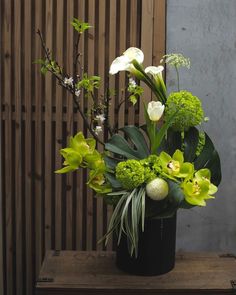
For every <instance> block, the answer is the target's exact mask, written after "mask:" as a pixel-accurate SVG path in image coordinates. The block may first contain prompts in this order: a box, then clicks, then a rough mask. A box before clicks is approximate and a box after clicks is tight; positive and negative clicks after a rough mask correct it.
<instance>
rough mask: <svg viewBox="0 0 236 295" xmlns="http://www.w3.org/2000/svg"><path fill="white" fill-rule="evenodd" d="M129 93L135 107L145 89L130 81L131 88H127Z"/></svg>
mask: <svg viewBox="0 0 236 295" xmlns="http://www.w3.org/2000/svg"><path fill="white" fill-rule="evenodd" d="M127 91H128V92H129V94H130V96H129V100H130V102H132V104H133V105H135V104H136V103H137V100H138V98H139V97H140V96H141V95H142V93H143V88H142V87H141V86H139V85H137V84H136V83H135V81H134V80H131V79H130V82H129V86H128V88H127Z"/></svg>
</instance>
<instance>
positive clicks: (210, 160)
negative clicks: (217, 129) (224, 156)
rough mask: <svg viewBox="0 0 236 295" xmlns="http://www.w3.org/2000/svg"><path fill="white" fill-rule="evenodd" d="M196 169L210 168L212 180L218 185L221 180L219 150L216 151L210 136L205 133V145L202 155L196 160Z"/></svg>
mask: <svg viewBox="0 0 236 295" xmlns="http://www.w3.org/2000/svg"><path fill="white" fill-rule="evenodd" d="M194 167H195V169H196V170H199V169H201V168H209V169H210V171H211V182H212V183H213V184H215V185H216V186H218V185H219V184H220V182H221V163H220V157H219V154H218V152H217V151H216V149H215V147H214V144H213V142H212V141H211V139H210V137H209V136H208V135H207V134H206V133H205V145H204V147H203V149H202V151H201V153H200V155H199V156H198V157H197V158H196V160H195V161H194Z"/></svg>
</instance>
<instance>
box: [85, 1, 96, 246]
mask: <svg viewBox="0 0 236 295" xmlns="http://www.w3.org/2000/svg"><path fill="white" fill-rule="evenodd" d="M88 22H89V23H90V24H91V25H92V26H93V28H91V30H90V31H89V34H88V75H93V74H94V58H95V57H94V26H95V25H96V24H95V0H88ZM90 106H91V102H89V101H88V108H89V107H90ZM88 136H89V134H88ZM86 196H87V214H86V219H87V240H86V249H87V250H92V247H93V245H92V241H93V230H94V229H93V193H92V191H91V190H90V189H89V188H87V194H86Z"/></svg>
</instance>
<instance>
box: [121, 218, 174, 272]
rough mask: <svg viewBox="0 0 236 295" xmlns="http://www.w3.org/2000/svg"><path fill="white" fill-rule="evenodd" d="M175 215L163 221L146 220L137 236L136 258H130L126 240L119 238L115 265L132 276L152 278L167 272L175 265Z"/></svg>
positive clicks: (124, 237)
mask: <svg viewBox="0 0 236 295" xmlns="http://www.w3.org/2000/svg"><path fill="white" fill-rule="evenodd" d="M175 241H176V215H174V216H173V217H170V218H163V219H146V220H145V230H144V232H143V233H142V232H141V233H140V234H139V244H138V256H137V258H135V257H134V256H133V257H130V254H129V252H128V247H127V239H126V236H125V235H124V236H123V237H122V238H121V241H120V244H119V246H117V250H116V265H117V267H118V268H119V269H121V270H123V271H125V272H127V273H130V274H134V275H141V276H154V275H161V274H165V273H167V272H169V271H170V270H172V269H173V268H174V265H175Z"/></svg>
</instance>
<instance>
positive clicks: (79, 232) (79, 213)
mask: <svg viewBox="0 0 236 295" xmlns="http://www.w3.org/2000/svg"><path fill="white" fill-rule="evenodd" d="M85 1H86V0H80V1H79V3H78V6H77V7H78V11H75V16H78V19H80V20H84V16H85V15H84V14H85ZM83 48H84V35H82V36H81V39H80V44H79V52H80V53H83ZM80 62H81V67H82V68H83V67H84V58H82V57H81V58H80ZM78 74H79V75H81V72H80V71H79V73H78ZM79 102H80V106H81V109H83V107H84V106H83V93H81V94H80V97H79ZM75 120H76V123H77V131H78V132H79V131H83V129H84V126H83V122H82V119H81V116H80V115H79V114H78V113H77V114H76V115H75ZM76 178H77V179H76V184H77V187H76V221H75V222H76V248H77V249H79V250H82V248H83V243H82V239H83V214H86V212H83V194H84V193H85V191H84V183H83V173H82V171H81V170H80V171H79V172H78V173H77V174H76Z"/></svg>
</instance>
